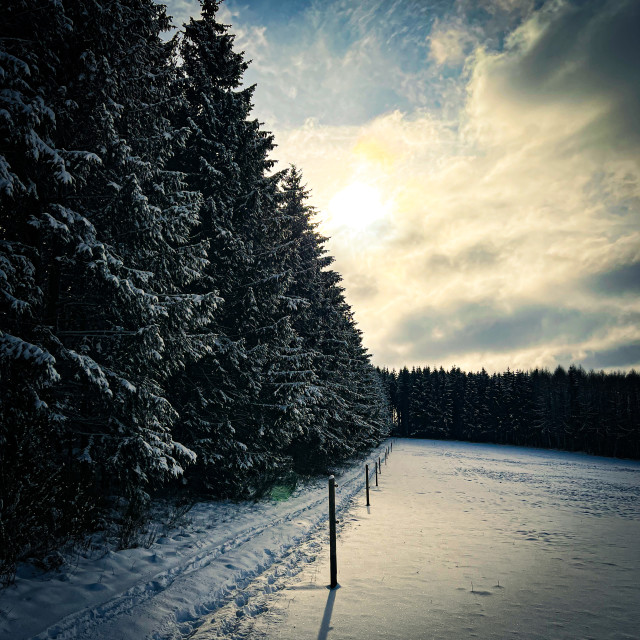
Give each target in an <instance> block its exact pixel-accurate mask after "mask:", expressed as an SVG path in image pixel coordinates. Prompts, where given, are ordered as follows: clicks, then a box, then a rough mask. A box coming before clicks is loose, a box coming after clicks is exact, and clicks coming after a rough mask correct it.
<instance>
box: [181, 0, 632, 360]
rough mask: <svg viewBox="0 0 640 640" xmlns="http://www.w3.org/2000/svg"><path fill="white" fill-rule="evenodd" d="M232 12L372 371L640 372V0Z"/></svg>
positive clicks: (265, 110) (315, 0) (266, 117)
mask: <svg viewBox="0 0 640 640" xmlns="http://www.w3.org/2000/svg"><path fill="white" fill-rule="evenodd" d="M168 11H169V13H170V14H171V15H172V16H174V21H175V23H176V24H180V23H181V22H184V21H185V20H187V19H188V18H189V16H190V15H197V14H198V11H199V5H198V3H197V2H193V1H191V0H172V1H171V2H168ZM218 16H219V20H220V21H221V22H223V23H225V24H228V25H231V27H230V32H231V33H234V34H235V35H236V40H235V43H236V50H241V51H244V52H245V55H246V58H247V59H249V60H251V61H252V62H251V65H250V67H249V69H248V71H247V72H246V74H245V80H246V83H247V84H254V83H255V84H256V89H255V94H254V102H255V108H254V115H255V117H257V118H258V119H259V120H260V121H261V122H263V123H264V128H265V129H266V130H269V131H271V132H273V134H274V136H275V141H276V144H277V145H278V147H277V149H276V150H275V152H274V158H275V159H277V160H278V161H279V165H278V166H279V167H280V168H285V167H286V166H288V165H289V164H295V165H296V166H297V167H299V168H300V169H301V170H302V172H303V176H304V180H305V182H306V184H307V187H308V188H309V189H310V190H311V204H312V205H313V206H314V207H316V209H317V220H318V222H319V225H320V226H319V230H320V231H321V233H323V234H324V235H326V236H329V238H330V239H329V242H328V245H327V247H328V250H329V252H330V253H331V255H333V256H335V259H336V260H335V264H334V266H335V269H336V270H337V271H339V272H340V273H341V274H342V276H343V284H344V286H345V291H346V298H347V301H348V302H349V304H350V305H351V306H352V308H353V310H354V312H355V318H356V321H357V323H358V326H359V327H360V329H361V330H362V331H363V339H364V343H365V346H366V347H367V348H368V350H369V351H370V353H371V354H372V361H373V363H374V364H376V365H379V366H386V367H389V368H396V369H397V368H400V367H402V366H408V367H413V366H421V367H424V366H431V367H433V366H436V367H440V366H443V367H445V368H450V367H451V366H454V365H456V366H459V367H461V368H462V369H463V370H467V371H476V370H479V369H481V368H482V367H484V368H485V369H487V370H488V371H502V370H505V369H506V368H507V367H509V368H511V369H512V370H513V369H522V370H527V369H533V368H535V367H546V368H549V369H555V367H556V366H558V365H562V366H564V367H568V366H569V365H570V364H576V365H581V366H583V367H584V368H585V369H604V370H607V371H611V370H629V369H631V368H635V369H636V370H639V369H640V297H639V295H638V294H639V293H640V38H638V36H637V34H638V33H640V2H639V1H638V0H615V1H607V0H584V1H582V0H581V1H578V0H574V1H569V0H550V1H548V2H544V1H542V0H539V1H534V0H449V1H445V0H304V1H302V0H300V1H297V0H227V1H226V2H224V3H223V4H222V5H221V7H220V10H219V14H218Z"/></svg>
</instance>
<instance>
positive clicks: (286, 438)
mask: <svg viewBox="0 0 640 640" xmlns="http://www.w3.org/2000/svg"><path fill="white" fill-rule="evenodd" d="M217 10H218V3H217V2H216V0H203V2H202V14H201V17H199V18H198V19H192V20H191V21H190V23H189V24H187V25H185V26H184V28H183V29H182V30H181V31H179V32H178V34H177V35H176V36H175V37H173V38H171V39H169V40H167V38H166V33H167V31H168V30H169V28H170V21H169V18H168V17H167V15H166V10H165V8H164V7H163V6H160V5H157V4H155V3H154V2H153V1H152V0H126V1H124V0H122V1H121V0H76V1H74V2H64V3H61V2H49V1H46V0H45V1H43V0H11V1H10V2H9V4H8V6H6V7H5V8H3V10H2V14H3V20H2V21H1V24H0V29H1V36H0V37H1V40H0V46H1V51H0V65H1V66H0V73H1V76H0V77H1V80H0V82H1V83H2V84H1V88H0V100H1V105H0V139H1V140H2V143H1V147H0V289H1V291H2V296H1V297H0V329H1V330H0V388H1V389H2V397H1V398H0V400H1V404H0V549H1V552H0V555H1V556H2V557H1V558H0V564H1V565H2V568H3V572H4V575H10V573H11V570H12V567H14V566H15V562H16V560H19V559H21V558H25V557H38V556H42V555H44V554H46V553H47V552H48V551H49V550H50V549H52V548H55V547H56V546H57V545H59V544H60V543H61V542H64V541H67V540H71V539H73V538H74V537H76V536H82V535H83V534H84V533H86V532H87V531H90V530H92V529H94V528H95V527H100V526H102V525H103V524H104V521H105V519H107V518H108V519H111V520H113V519H116V520H118V521H119V522H120V525H121V527H123V528H124V529H126V528H127V527H129V528H131V527H135V524H136V522H137V520H138V519H139V518H140V517H141V515H140V514H141V513H142V512H143V511H144V508H145V505H146V504H147V503H148V501H149V499H150V496H153V495H154V494H155V493H157V492H158V491H159V490H160V489H161V488H163V489H164V490H165V491H166V490H169V489H171V490H172V491H174V492H175V493H177V494H178V495H179V494H180V492H187V491H191V492H197V493H198V494H199V495H211V496H218V497H233V498H236V497H252V496H258V495H260V493H261V491H263V488H264V487H265V486H268V484H269V482H271V481H273V480H274V479H277V478H282V477H283V476H286V475H287V474H292V473H296V472H299V473H303V474H311V473H313V472H317V471H319V470H323V471H324V470H326V469H327V468H329V467H330V465H334V464H336V463H339V462H340V461H341V460H345V459H347V458H349V457H350V456H352V455H353V454H354V453H356V452H358V451H362V450H365V449H367V448H369V447H370V446H372V445H374V444H377V443H378V442H379V441H380V440H381V439H382V438H383V436H385V435H386V433H387V432H388V429H389V425H390V412H389V408H388V403H387V399H386V395H385V393H384V392H383V385H382V382H381V379H380V377H379V375H378V374H377V372H376V371H375V369H374V368H373V367H372V365H371V364H370V361H369V355H368V354H367V352H366V350H365V349H364V348H363V345H362V340H361V335H360V332H359V330H358V329H357V328H356V325H355V323H354V319H353V315H352V311H351V309H350V307H349V305H348V304H347V302H346V301H345V297H344V295H343V288H342V287H341V285H340V281H341V278H340V275H339V274H338V273H336V272H335V271H333V270H331V268H330V265H331V263H332V258H331V257H330V256H328V255H327V253H326V250H325V248H324V244H325V238H323V237H322V236H321V235H320V234H319V233H318V231H317V230H316V225H315V223H314V222H313V213H314V212H313V210H312V208H311V207H310V206H309V205H308V204H307V197H308V192H307V191H306V189H305V185H304V181H303V178H302V175H301V173H300V171H298V170H297V169H296V168H295V167H293V166H291V168H289V169H287V170H284V171H274V160H273V159H271V153H272V151H273V150H274V147H275V143H274V140H273V137H272V136H271V135H270V134H269V133H268V132H267V131H264V130H263V129H262V126H261V124H260V123H259V122H257V121H256V120H255V119H253V118H252V116H251V110H252V94H253V91H254V89H253V87H244V86H243V84H242V83H243V73H244V72H245V70H246V68H247V64H248V63H247V62H246V61H245V60H244V58H243V55H242V53H240V52H237V51H235V50H234V38H233V36H232V35H231V34H230V33H229V32H228V30H227V27H226V26H224V25H222V24H220V23H219V22H217V21H216V12H217ZM163 36H164V38H163Z"/></svg>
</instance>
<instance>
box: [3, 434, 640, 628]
mask: <svg viewBox="0 0 640 640" xmlns="http://www.w3.org/2000/svg"><path fill="white" fill-rule="evenodd" d="M383 450H384V447H382V448H381V449H378V450H376V451H374V452H372V453H371V454H370V455H369V456H368V457H367V460H362V461H359V462H358V463H356V464H354V465H352V466H351V467H350V468H347V469H345V470H337V469H336V470H334V472H335V475H336V479H337V484H338V489H337V495H336V502H337V514H338V515H337V517H338V519H339V520H340V524H339V525H338V529H339V539H338V581H339V584H340V588H339V589H337V590H334V591H329V590H328V589H327V588H326V585H327V583H328V580H329V566H328V544H327V530H328V527H327V480H326V478H322V479H319V480H317V481H314V482H311V483H309V484H308V485H306V486H304V487H302V488H298V489H297V490H296V491H295V492H294V493H293V495H292V496H291V497H290V498H289V499H288V500H282V501H276V500H266V501H263V502H259V503H252V502H243V503H230V502H218V503H200V504H197V505H195V507H194V508H193V509H192V510H191V511H190V512H189V513H188V514H187V518H188V519H189V520H190V523H189V524H183V526H179V527H177V528H174V529H172V530H169V529H166V528H163V527H162V526H161V524H160V523H157V524H156V529H155V530H151V531H150V532H149V534H148V536H149V539H148V543H149V544H148V545H147V546H148V548H144V547H142V548H138V549H129V550H124V551H113V550H110V551H108V552H106V553H103V554H102V555H100V556H98V557H96V555H95V552H93V553H91V552H90V551H87V552H86V553H84V554H82V553H78V554H77V555H76V557H75V558H73V562H72V563H71V565H70V566H67V567H66V568H63V569H62V570H61V571H59V572H53V573H49V574H45V575H44V576H42V575H38V574H36V573H35V572H34V571H33V570H31V571H30V570H28V569H27V568H26V567H22V568H21V570H20V573H19V577H18V580H17V584H16V585H15V586H14V587H11V588H9V589H7V590H5V591H4V592H0V637H1V638H12V639H15V640H20V639H24V638H31V637H35V638H39V639H49V638H59V639H62V638H91V639H92V640H93V639H94V638H95V639H96V640H100V639H107V638H109V639H116V638H126V639H129V638H130V639H132V640H133V639H136V640H142V639H145V638H149V639H153V640H160V639H164V638H166V639H177V638H185V637H187V636H189V637H193V638H194V639H198V640H211V639H212V638H226V639H227V640H234V639H239V638H254V639H258V638H262V637H267V638H270V639H271V638H273V639H281V640H294V639H295V640H304V639H306V638H314V639H315V638H334V639H336V640H337V639H340V640H350V639H358V640H360V639H362V640H364V639H365V638H366V639H369V638H371V639H375V638H379V639H382V638H384V639H387V640H389V639H391V640H393V639H396V638H397V639H398V640H400V639H403V640H405V639H406V640H417V639H423V638H434V639H436V638H437V639H442V640H448V639H451V640H453V639H456V640H458V639H460V638H466V637H476V638H527V639H532V640H533V639H538V638H539V639H542V638H545V639H546V638H558V639H560V638H584V639H586V638H596V639H598V640H609V639H611V640H614V639H623V638H627V639H629V638H636V639H637V638H638V632H637V629H638V628H640V585H639V584H638V580H637V576H638V575H639V572H640V554H639V553H638V545H639V543H638V541H639V540H640V500H639V498H640V463H638V462H630V461H620V460H612V459H607V458H596V457H593V456H587V455H583V454H572V453H563V452H555V451H551V452H550V451H542V450H536V449H525V448H516V447H504V446H495V445H478V444H466V443H457V442H435V441H429V440H423V441H416V440H413V441H409V440H397V441H395V442H394V445H393V452H392V454H391V455H390V457H389V460H388V463H387V464H386V465H385V464H384V462H383V465H382V473H381V475H380V479H379V481H380V486H379V487H378V488H376V487H375V486H374V485H375V480H374V479H373V475H372V487H371V507H369V508H367V507H366V506H365V500H364V491H363V488H364V462H367V461H368V462H372V461H373V460H374V459H376V458H377V457H378V456H379V455H381V456H382V457H383V453H382V451H383ZM383 460H384V457H383ZM370 468H371V470H372V471H373V468H372V464H370ZM156 535H157V536H158V537H157V539H155V541H154V537H155V536H156Z"/></svg>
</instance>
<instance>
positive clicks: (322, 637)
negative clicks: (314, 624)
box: [318, 584, 340, 640]
mask: <svg viewBox="0 0 640 640" xmlns="http://www.w3.org/2000/svg"><path fill="white" fill-rule="evenodd" d="M339 588H340V585H339V584H338V585H336V586H335V587H334V588H333V589H332V588H331V587H327V589H329V595H328V596H327V604H326V605H325V607H324V614H323V615H322V622H321V623H320V631H318V640H327V635H328V634H329V631H330V630H331V614H332V613H333V603H334V602H335V599H336V591H337V590H338V589H339Z"/></svg>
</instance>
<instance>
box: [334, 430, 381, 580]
mask: <svg viewBox="0 0 640 640" xmlns="http://www.w3.org/2000/svg"><path fill="white" fill-rule="evenodd" d="M392 451H393V442H390V443H389V446H388V447H386V448H385V450H384V464H385V465H386V464H387V458H388V457H389V454H390V453H391V452H392ZM382 460H383V457H382V456H378V459H377V460H374V464H375V465H376V487H377V486H378V476H379V475H382ZM364 469H365V472H364V473H365V486H366V490H367V507H370V506H371V501H370V498H369V465H368V464H365V465H364ZM337 486H338V485H337V484H336V480H335V478H334V477H333V476H329V559H330V564H331V588H332V589H335V588H336V587H337V586H338V557H337V554H336V487H337Z"/></svg>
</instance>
